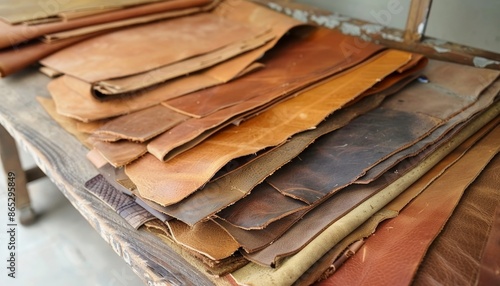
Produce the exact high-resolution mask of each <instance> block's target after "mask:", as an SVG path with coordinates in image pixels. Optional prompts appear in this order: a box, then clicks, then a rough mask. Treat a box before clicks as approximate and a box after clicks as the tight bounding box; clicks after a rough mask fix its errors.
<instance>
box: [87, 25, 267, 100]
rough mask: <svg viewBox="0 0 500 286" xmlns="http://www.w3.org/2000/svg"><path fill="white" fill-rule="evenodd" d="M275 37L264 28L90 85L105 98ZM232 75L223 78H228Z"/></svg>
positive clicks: (217, 60) (205, 65) (199, 67)
mask: <svg viewBox="0 0 500 286" xmlns="http://www.w3.org/2000/svg"><path fill="white" fill-rule="evenodd" d="M274 38H275V35H274V33H272V31H271V30H265V31H262V33H259V34H257V35H256V36H255V37H252V38H249V39H246V40H243V41H238V42H235V43H232V44H229V45H227V46H225V47H222V48H220V49H218V50H215V51H213V52H211V53H207V54H203V55H200V56H197V57H191V58H189V59H186V60H184V61H181V62H177V63H173V64H170V65H167V66H163V67H159V68H156V69H154V70H151V71H146V72H143V73H139V74H134V75H131V76H126V77H121V78H117V79H109V80H104V81H100V82H97V83H96V84H95V85H94V87H93V88H94V92H95V93H97V94H99V97H100V98H104V97H106V95H108V96H111V95H113V94H122V93H128V92H133V91H136V90H139V89H141V88H146V87H149V86H152V85H155V84H159V83H162V82H165V81H167V80H170V79H173V78H176V77H179V76H184V75H186V74H190V73H193V72H196V71H199V70H202V69H205V68H208V67H211V66H214V65H216V64H218V63H221V62H223V61H225V60H227V59H230V58H232V57H235V56H237V55H239V54H241V53H244V52H247V51H250V50H253V49H255V48H258V47H260V46H262V45H264V44H265V43H267V42H269V41H271V40H272V39H274ZM231 77H232V76H231ZM231 77H230V78H224V79H222V80H223V81H228V80H230V79H231Z"/></svg>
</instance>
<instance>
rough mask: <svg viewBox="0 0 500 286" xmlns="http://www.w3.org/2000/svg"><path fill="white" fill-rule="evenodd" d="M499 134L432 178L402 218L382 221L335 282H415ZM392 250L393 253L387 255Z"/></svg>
mask: <svg viewBox="0 0 500 286" xmlns="http://www.w3.org/2000/svg"><path fill="white" fill-rule="evenodd" d="M499 139H500V126H497V128H495V129H494V130H493V131H491V132H490V133H489V134H488V135H486V137H485V138H483V139H482V140H481V141H479V142H478V143H477V144H476V145H475V146H473V147H472V148H471V149H470V150H469V151H468V152H467V153H466V154H465V155H464V156H463V157H462V158H461V159H460V160H459V161H458V162H456V163H455V164H453V165H452V166H451V167H450V168H448V169H447V170H446V172H445V173H443V174H442V175H441V176H440V177H439V178H437V179H436V180H435V181H434V182H432V183H431V184H430V185H429V186H428V187H427V188H426V189H425V191H424V192H422V193H421V194H420V195H418V197H416V198H415V199H414V200H413V201H412V202H411V203H410V204H409V205H408V206H406V207H405V208H404V209H403V210H402V211H401V212H400V213H399V215H398V216H397V217H396V218H394V219H391V220H389V221H387V222H384V223H382V224H381V225H380V226H379V228H378V230H377V231H376V232H375V235H373V236H371V237H369V238H368V239H367V240H366V242H365V244H364V245H363V247H362V249H361V250H360V251H359V252H358V255H355V256H354V257H353V258H352V259H350V260H349V261H347V262H346V263H345V264H344V265H343V266H342V267H341V268H340V269H339V270H338V271H337V273H335V275H333V276H332V277H331V278H330V279H329V283H331V284H330V285H345V283H353V284H357V285H359V284H363V283H370V285H395V284H404V285H408V284H409V283H411V281H412V278H413V276H414V274H415V271H416V270H417V267H418V264H419V263H420V261H421V260H422V258H423V256H424V255H425V253H426V252H427V249H428V247H429V245H430V244H431V243H432V241H433V240H434V238H435V237H436V236H437V234H438V233H439V232H440V231H441V229H442V228H443V226H444V224H445V223H446V221H447V220H448V218H449V217H450V215H451V214H452V212H453V210H454V209H455V207H456V206H457V204H458V202H459V200H460V198H461V197H462V194H463V192H464V191H465V189H466V188H467V186H468V185H469V184H470V183H471V182H472V181H474V179H475V178H476V177H477V176H478V175H479V173H480V172H481V171H482V170H483V168H484V166H485V165H487V164H488V162H489V161H490V160H491V159H492V158H493V157H494V156H495V154H497V153H498V151H499V149H500V145H498V140H499ZM457 178H460V180H457ZM443 190H446V191H443ZM360 253H363V255H362V256H361V255H359V254H360ZM388 253H390V259H388V258H387V254H388ZM448 283H450V281H449V280H448V281H447V284H448Z"/></svg>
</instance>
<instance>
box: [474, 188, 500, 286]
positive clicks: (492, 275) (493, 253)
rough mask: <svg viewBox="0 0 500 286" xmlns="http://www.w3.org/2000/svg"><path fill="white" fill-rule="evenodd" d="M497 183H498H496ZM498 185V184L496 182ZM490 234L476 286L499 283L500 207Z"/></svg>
mask: <svg viewBox="0 0 500 286" xmlns="http://www.w3.org/2000/svg"><path fill="white" fill-rule="evenodd" d="M497 182H498V181H497ZM498 184H499V185H500V182H498ZM493 220H494V221H493V224H492V226H491V230H490V234H489V237H488V241H487V242H486V246H485V248H484V251H483V255H482V256H481V264H480V265H481V270H480V272H479V277H478V285H495V284H499V283H500V258H499V256H498V253H500V207H498V204H497V209H496V212H495V216H494V219H493Z"/></svg>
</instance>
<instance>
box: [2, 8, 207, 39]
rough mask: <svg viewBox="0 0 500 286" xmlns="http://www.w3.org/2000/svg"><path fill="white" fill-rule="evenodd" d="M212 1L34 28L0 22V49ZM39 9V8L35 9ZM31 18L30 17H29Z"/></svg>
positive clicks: (113, 13)
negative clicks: (44, 36)
mask: <svg viewBox="0 0 500 286" xmlns="http://www.w3.org/2000/svg"><path fill="white" fill-rule="evenodd" d="M211 2H213V1H212V0H170V1H163V2H159V3H152V4H147V5H140V6H136V7H130V8H127V9H117V10H114V11H110V12H106V13H100V14H98V15H93V16H87V17H83V18H79V19H73V20H71V21H63V22H59V21H58V22H55V23H47V24H40V25H36V26H26V25H23V24H20V25H9V24H7V23H4V22H1V21H0V48H5V47H8V46H11V45H16V44H19V43H22V42H25V41H26V40H30V39H34V38H38V37H40V36H43V35H46V34H51V33H56V32H60V31H66V30H72V29H77V28H80V27H86V26H91V25H98V24H102V23H108V22H112V21H118V20H123V19H128V18H130V17H138V16H142V15H148V14H152V13H157V12H161V11H169V10H177V9H186V8H190V7H194V6H203V5H209V4H211ZM37 8H39V7H37ZM30 16H31V15H30Z"/></svg>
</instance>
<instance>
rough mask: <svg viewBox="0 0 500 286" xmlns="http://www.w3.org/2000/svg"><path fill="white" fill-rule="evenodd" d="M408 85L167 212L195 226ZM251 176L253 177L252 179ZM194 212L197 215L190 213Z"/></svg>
mask: <svg viewBox="0 0 500 286" xmlns="http://www.w3.org/2000/svg"><path fill="white" fill-rule="evenodd" d="M405 84H406V83H405V82H403V83H402V84H401V85H396V86H394V87H395V88H394V89H393V90H392V89H391V90H387V93H381V94H378V95H373V96H369V97H366V98H364V99H363V100H361V101H360V102H358V103H356V104H354V105H351V106H348V107H346V108H344V109H341V110H339V111H337V112H335V113H334V114H333V115H331V116H329V117H328V118H327V119H326V121H325V122H323V123H321V124H320V125H319V126H318V127H317V128H315V129H314V130H309V131H305V132H302V133H300V134H297V135H296V136H294V139H293V140H290V141H287V142H286V143H284V144H283V145H281V146H279V147H276V148H273V150H271V151H270V152H269V153H268V154H267V155H266V156H263V157H258V158H256V159H255V161H254V162H252V163H251V164H248V165H245V166H243V167H242V168H239V169H237V170H235V171H234V172H232V173H230V174H228V175H227V176H224V177H221V178H220V179H219V180H215V181H213V182H210V183H208V184H207V185H205V186H204V188H202V189H201V190H199V191H197V192H195V193H194V194H192V195H191V196H189V197H187V198H185V199H184V200H183V201H182V202H180V203H178V204H173V205H170V206H167V207H165V208H166V210H165V211H166V212H167V213H169V214H171V215H173V216H175V217H177V218H178V219H180V220H182V221H184V222H186V223H188V224H191V225H192V224H195V223H196V222H198V221H200V220H202V219H204V218H206V217H209V216H210V215H212V214H214V213H215V212H217V211H218V210H220V209H222V208H224V207H226V206H227V205H230V204H232V203H234V202H236V201H237V200H239V199H241V198H242V197H244V196H246V195H247V194H248V193H249V192H250V191H251V190H252V189H253V187H255V186H256V185H257V184H259V183H260V182H262V181H263V180H264V179H265V178H266V177H267V176H269V175H270V174H272V173H273V172H274V171H275V170H276V169H278V168H279V167H281V166H282V165H284V164H286V163H288V162H289V161H290V160H291V159H293V158H294V157H296V156H297V155H299V154H300V152H302V151H303V150H304V149H305V148H306V147H307V146H308V145H309V144H310V143H311V142H313V141H314V140H315V139H316V138H317V137H319V136H321V135H323V134H325V133H328V132H331V131H333V130H336V129H338V128H341V127H342V126H344V125H346V124H347V123H348V122H349V121H350V120H352V119H353V118H355V117H356V116H359V115H360V114H363V113H365V112H367V111H369V110H371V109H373V108H375V107H377V105H379V104H380V103H381V102H382V100H383V99H384V98H385V97H386V96H387V95H389V94H391V93H393V92H396V91H397V90H399V89H400V88H402V87H403V86H404V85H405ZM249 174H252V175H251V176H249ZM192 209H196V210H197V211H196V212H192V211H190V210H192Z"/></svg>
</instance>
